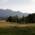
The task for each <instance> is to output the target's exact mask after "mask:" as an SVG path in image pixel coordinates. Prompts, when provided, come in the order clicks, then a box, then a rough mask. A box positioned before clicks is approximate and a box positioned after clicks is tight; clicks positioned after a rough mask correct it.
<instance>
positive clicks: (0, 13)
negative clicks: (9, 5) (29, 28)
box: [0, 9, 28, 17]
mask: <svg viewBox="0 0 35 35" xmlns="http://www.w3.org/2000/svg"><path fill="white" fill-rule="evenodd" d="M15 15H17V16H23V15H24V16H27V15H28V14H27V13H22V12H20V11H13V10H10V9H5V10H4V9H0V17H6V16H15Z"/></svg>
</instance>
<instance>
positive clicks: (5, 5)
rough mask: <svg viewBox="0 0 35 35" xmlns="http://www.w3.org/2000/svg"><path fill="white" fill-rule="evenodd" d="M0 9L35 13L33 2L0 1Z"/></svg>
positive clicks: (31, 0) (22, 0) (23, 0)
mask: <svg viewBox="0 0 35 35" xmlns="http://www.w3.org/2000/svg"><path fill="white" fill-rule="evenodd" d="M0 9H11V10H15V11H21V12H23V13H33V12H35V0H0Z"/></svg>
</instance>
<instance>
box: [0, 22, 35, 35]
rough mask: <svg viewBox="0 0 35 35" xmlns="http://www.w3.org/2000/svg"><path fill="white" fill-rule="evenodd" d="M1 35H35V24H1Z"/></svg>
mask: <svg viewBox="0 0 35 35" xmlns="http://www.w3.org/2000/svg"><path fill="white" fill-rule="evenodd" d="M0 35H35V24H10V23H9V22H8V23H7V22H0Z"/></svg>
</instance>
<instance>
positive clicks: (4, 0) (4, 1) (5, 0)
mask: <svg viewBox="0 0 35 35" xmlns="http://www.w3.org/2000/svg"><path fill="white" fill-rule="evenodd" d="M7 2H8V0H0V4H4V3H7Z"/></svg>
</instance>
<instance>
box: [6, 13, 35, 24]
mask: <svg viewBox="0 0 35 35" xmlns="http://www.w3.org/2000/svg"><path fill="white" fill-rule="evenodd" d="M6 21H7V22H16V23H26V24H27V23H35V13H32V14H29V15H28V16H26V17H24V16H22V18H18V16H17V15H16V16H13V17H12V16H9V17H8V19H7V20H6Z"/></svg>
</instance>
